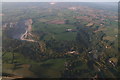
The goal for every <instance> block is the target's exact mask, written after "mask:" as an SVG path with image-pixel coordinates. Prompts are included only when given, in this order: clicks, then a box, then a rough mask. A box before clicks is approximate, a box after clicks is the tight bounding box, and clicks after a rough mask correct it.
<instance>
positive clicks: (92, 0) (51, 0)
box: [1, 0, 119, 2]
mask: <svg viewBox="0 0 120 80" xmlns="http://www.w3.org/2000/svg"><path fill="white" fill-rule="evenodd" d="M1 1H2V2H119V0H63V1H61V0H17V1H16V0H1Z"/></svg>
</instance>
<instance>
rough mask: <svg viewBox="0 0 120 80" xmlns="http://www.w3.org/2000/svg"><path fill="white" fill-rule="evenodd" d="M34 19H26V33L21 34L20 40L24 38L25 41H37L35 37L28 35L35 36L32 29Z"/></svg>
mask: <svg viewBox="0 0 120 80" xmlns="http://www.w3.org/2000/svg"><path fill="white" fill-rule="evenodd" d="M32 23H33V22H32V19H28V20H26V21H25V25H26V26H27V28H26V31H25V33H24V34H22V35H21V37H20V40H24V41H30V42H36V41H35V40H33V39H30V38H29V37H28V36H31V37H33V35H32V34H31V30H32Z"/></svg>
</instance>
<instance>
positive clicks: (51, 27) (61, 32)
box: [33, 23, 77, 40]
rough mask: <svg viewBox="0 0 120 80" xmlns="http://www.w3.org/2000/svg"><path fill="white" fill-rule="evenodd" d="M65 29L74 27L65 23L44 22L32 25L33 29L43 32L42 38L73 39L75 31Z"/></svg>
mask: <svg viewBox="0 0 120 80" xmlns="http://www.w3.org/2000/svg"><path fill="white" fill-rule="evenodd" d="M66 29H76V27H75V26H72V25H66V24H46V23H35V24H34V25H33V31H41V32H43V33H45V35H44V37H43V40H50V39H56V40H75V38H76V33H77V32H66V31H65V30H66Z"/></svg>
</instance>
